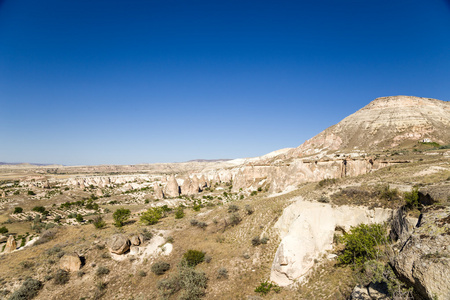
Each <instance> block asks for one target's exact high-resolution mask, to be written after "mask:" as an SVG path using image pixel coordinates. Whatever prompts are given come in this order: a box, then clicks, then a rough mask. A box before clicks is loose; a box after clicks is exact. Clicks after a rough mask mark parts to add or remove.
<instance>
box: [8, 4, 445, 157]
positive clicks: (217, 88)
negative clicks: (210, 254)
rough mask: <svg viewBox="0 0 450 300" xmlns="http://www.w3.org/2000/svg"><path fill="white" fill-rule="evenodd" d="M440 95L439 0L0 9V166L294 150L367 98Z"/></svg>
mask: <svg viewBox="0 0 450 300" xmlns="http://www.w3.org/2000/svg"><path fill="white" fill-rule="evenodd" d="M390 95H414V96H420V97H430V98H437V99H441V100H450V5H449V1H445V0H427V1H423V0H421V1H418V0H398V1H397V0H390V1H385V0H381V1H380V0H377V1H375V0H365V1H361V0H353V1H347V0H342V1H335V0H326V1H325V0H324V1H302V0H299V1H292V0H291V1H283V0H277V1H263V0H259V1H245V0H239V1H234V0H223V1H211V0H208V1H189V0H178V1H172V0H161V1H151V0H147V1H144V0H142V1H131V0H130V1H114V0H95V1H93V0H77V1H74V0H64V1H62V0H41V1H36V0H0V112H1V117H0V161H4V162H36V163H61V164H136V163H152V162H174V161H186V160H190V159H196V158H206V159H211V158H237V157H250V156H258V155H263V154H265V153H268V152H270V151H273V150H277V149H280V148H285V147H297V146H298V145H300V144H301V143H303V142H304V141H305V140H306V139H309V138H311V137H312V136H314V135H316V134H317V133H319V132H320V131H322V130H323V129H325V128H327V127H329V126H331V125H333V124H335V123H337V122H339V121H340V120H341V119H343V118H344V117H346V116H347V115H349V114H351V113H353V112H355V111H356V110H358V109H360V108H361V107H363V106H365V105H366V104H368V103H369V102H370V101H371V100H373V99H374V98H377V97H381V96H390Z"/></svg>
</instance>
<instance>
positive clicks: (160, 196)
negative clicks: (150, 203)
mask: <svg viewBox="0 0 450 300" xmlns="http://www.w3.org/2000/svg"><path fill="white" fill-rule="evenodd" d="M153 189H154V190H155V198H156V199H164V193H163V191H162V190H161V187H160V186H159V185H158V184H157V183H156V182H155V184H154V185H153Z"/></svg>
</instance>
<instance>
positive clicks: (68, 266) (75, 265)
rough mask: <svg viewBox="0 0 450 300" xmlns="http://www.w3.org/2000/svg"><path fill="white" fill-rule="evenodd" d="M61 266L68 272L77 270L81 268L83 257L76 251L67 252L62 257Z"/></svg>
mask: <svg viewBox="0 0 450 300" xmlns="http://www.w3.org/2000/svg"><path fill="white" fill-rule="evenodd" d="M59 267H60V268H61V269H63V270H66V271H68V272H75V271H78V270H79V269H80V268H81V259H80V257H79V256H78V254H76V253H67V254H64V256H63V257H61V260H60V261H59Z"/></svg>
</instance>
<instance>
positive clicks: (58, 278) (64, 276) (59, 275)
mask: <svg viewBox="0 0 450 300" xmlns="http://www.w3.org/2000/svg"><path fill="white" fill-rule="evenodd" d="M69 278H70V275H69V272H67V271H65V270H61V269H60V270H58V271H56V274H55V277H54V280H53V282H54V283H55V284H59V285H63V284H66V283H67V282H69Z"/></svg>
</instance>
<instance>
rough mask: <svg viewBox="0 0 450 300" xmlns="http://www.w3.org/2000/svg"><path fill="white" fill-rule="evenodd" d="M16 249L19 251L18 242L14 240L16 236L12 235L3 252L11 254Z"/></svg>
mask: <svg viewBox="0 0 450 300" xmlns="http://www.w3.org/2000/svg"><path fill="white" fill-rule="evenodd" d="M16 249H17V243H16V240H15V239H14V236H12V235H10V236H9V237H8V240H7V241H6V246H5V250H3V252H4V253H11V252H13V251H14V250H16Z"/></svg>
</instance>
